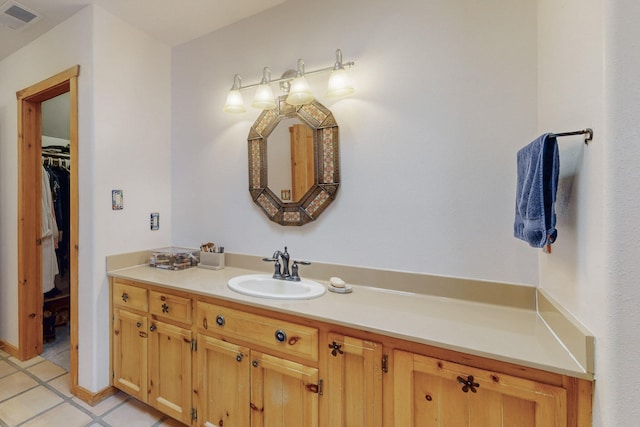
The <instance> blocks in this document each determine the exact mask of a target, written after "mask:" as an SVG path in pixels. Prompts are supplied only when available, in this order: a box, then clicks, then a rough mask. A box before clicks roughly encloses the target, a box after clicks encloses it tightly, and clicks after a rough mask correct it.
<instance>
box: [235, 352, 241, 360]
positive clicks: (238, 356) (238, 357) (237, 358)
mask: <svg viewBox="0 0 640 427" xmlns="http://www.w3.org/2000/svg"><path fill="white" fill-rule="evenodd" d="M236 360H237V361H238V362H242V353H241V354H238V355H236Z"/></svg>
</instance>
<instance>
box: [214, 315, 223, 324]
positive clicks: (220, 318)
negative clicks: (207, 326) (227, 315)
mask: <svg viewBox="0 0 640 427" xmlns="http://www.w3.org/2000/svg"><path fill="white" fill-rule="evenodd" d="M216 323H217V324H218V326H224V316H223V315H222V314H218V315H217V316H216Z"/></svg>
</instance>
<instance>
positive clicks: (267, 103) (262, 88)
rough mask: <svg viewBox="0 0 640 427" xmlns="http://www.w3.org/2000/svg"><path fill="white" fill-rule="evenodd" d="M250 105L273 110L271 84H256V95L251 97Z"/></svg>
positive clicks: (273, 101) (274, 102) (273, 100)
mask: <svg viewBox="0 0 640 427" xmlns="http://www.w3.org/2000/svg"><path fill="white" fill-rule="evenodd" d="M251 106H252V107H254V108H259V109H261V110H273V109H274V108H276V101H275V99H274V97H273V90H272V89H271V85H269V84H267V83H263V84H260V85H259V86H258V89H256V96H255V98H253V102H252V103H251Z"/></svg>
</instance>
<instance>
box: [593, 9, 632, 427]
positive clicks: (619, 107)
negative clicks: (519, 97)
mask: <svg viewBox="0 0 640 427" xmlns="http://www.w3.org/2000/svg"><path fill="white" fill-rule="evenodd" d="M603 16H604V23H605V33H604V40H605V44H604V55H603V68H604V70H605V71H604V73H605V78H604V85H605V93H606V96H605V100H604V105H605V115H604V128H605V140H604V141H603V144H604V147H603V151H604V171H605V173H604V174H603V177H604V184H603V189H604V191H603V192H604V197H603V201H604V203H603V204H604V205H605V206H606V207H607V208H606V211H605V215H604V221H603V235H604V238H603V242H604V245H603V246H604V249H603V253H602V254H601V255H602V257H601V258H600V262H603V263H604V264H605V265H606V277H605V281H604V285H605V287H606V289H607V290H606V292H607V293H606V298H605V299H603V300H600V301H598V302H597V303H596V304H595V305H594V306H592V309H593V308H596V310H595V311H601V310H602V311H604V312H605V313H604V314H602V315H601V316H602V317H603V319H602V320H603V326H602V328H603V329H604V332H603V333H602V334H601V335H598V348H599V350H598V353H597V356H599V357H600V358H601V359H603V361H602V364H601V365H602V368H603V369H602V371H601V373H600V374H599V375H598V378H599V379H602V381H599V382H598V384H599V386H600V383H602V387H601V390H600V398H599V399H598V401H597V408H598V409H599V410H600V411H602V416H601V418H599V419H598V421H600V419H602V423H601V425H602V426H623V425H624V426H626V425H636V424H637V423H638V419H640V399H639V398H638V397H637V395H636V394H633V393H631V394H629V390H633V389H634V387H635V386H636V382H635V376H634V375H633V373H635V372H638V370H639V369H640V358H638V354H640V340H638V325H640V310H638V307H639V306H640V287H639V286H638V278H640V263H639V262H638V260H639V259H640V223H639V222H638V218H639V215H638V213H639V212H640V197H639V196H638V189H640V169H639V168H638V159H640V131H639V128H638V118H639V117H640V81H639V80H638V76H640V46H639V40H640V37H639V31H638V28H639V26H638V24H639V21H638V17H640V3H639V2H637V1H635V0H619V1H605V2H604V13H603ZM605 316H606V317H605ZM630 374H631V375H630ZM594 425H595V424H594Z"/></svg>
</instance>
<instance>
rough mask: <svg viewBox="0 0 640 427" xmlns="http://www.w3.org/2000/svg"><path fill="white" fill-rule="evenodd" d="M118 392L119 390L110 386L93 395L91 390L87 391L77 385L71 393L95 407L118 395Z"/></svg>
mask: <svg viewBox="0 0 640 427" xmlns="http://www.w3.org/2000/svg"><path fill="white" fill-rule="evenodd" d="M117 392H118V389H117V388H115V387H112V386H108V387H106V388H103V389H102V390H100V391H98V392H97V393H93V392H91V391H89V390H87V389H86V388H84V387H82V386H79V385H75V386H71V393H72V394H73V395H74V396H76V397H78V399H80V400H82V401H83V402H86V403H88V404H89V405H91V406H95V405H97V404H98V403H100V402H102V401H103V400H104V399H106V398H107V397H109V396H112V395H114V394H116V393H117Z"/></svg>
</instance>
